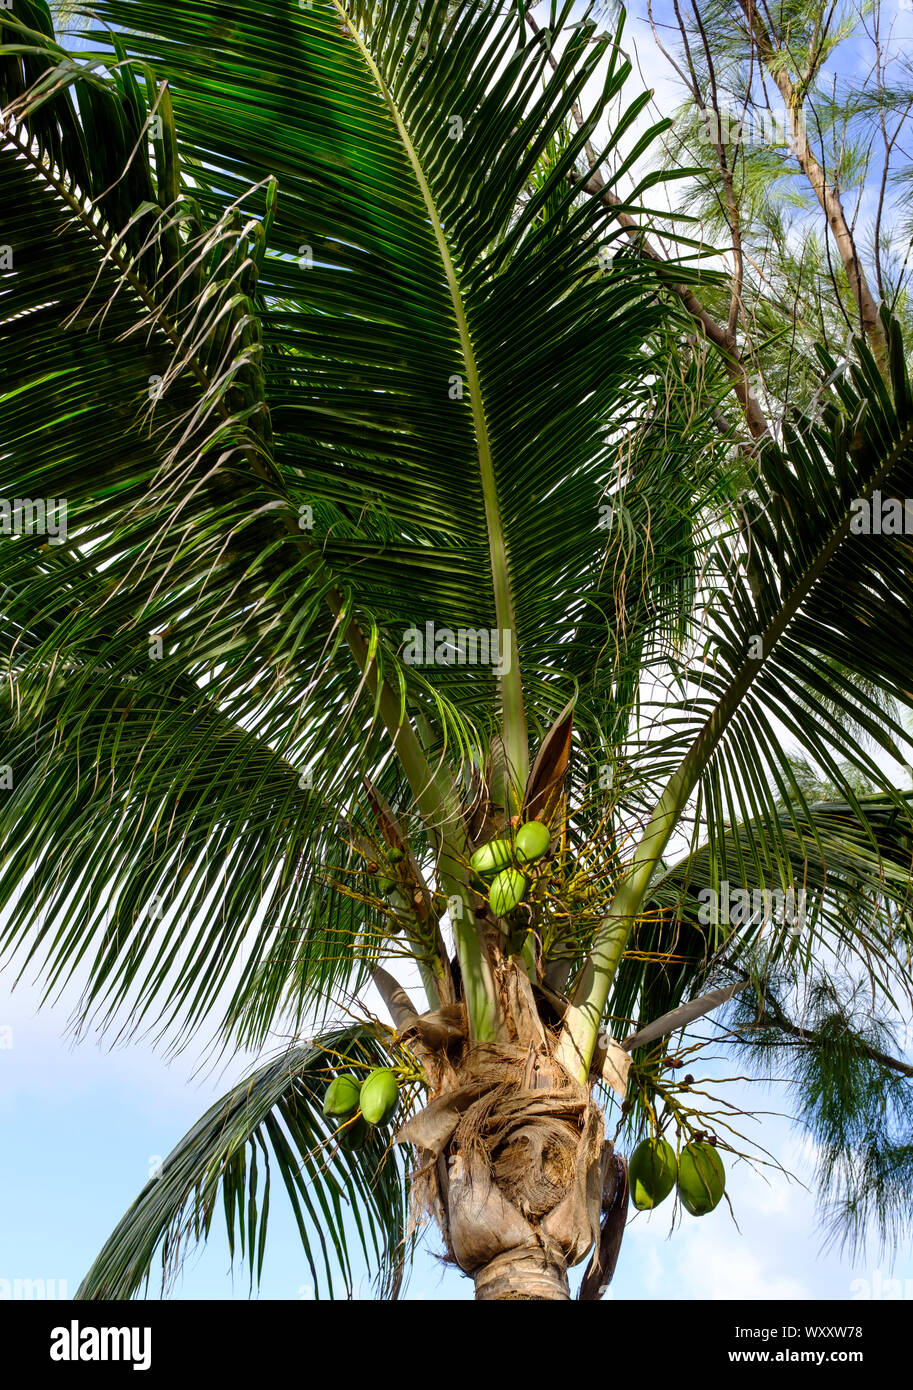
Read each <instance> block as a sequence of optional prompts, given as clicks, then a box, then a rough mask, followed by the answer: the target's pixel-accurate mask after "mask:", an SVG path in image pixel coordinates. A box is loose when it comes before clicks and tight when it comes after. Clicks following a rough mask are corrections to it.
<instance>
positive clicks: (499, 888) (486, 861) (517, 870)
mask: <svg viewBox="0 0 913 1390" xmlns="http://www.w3.org/2000/svg"><path fill="white" fill-rule="evenodd" d="M550 844H551V834H550V832H549V829H548V826H547V825H544V824H543V823H542V821H539V820H528V821H525V822H524V823H523V825H521V826H520V827H519V829H518V830H517V833H516V835H515V836H514V838H513V839H512V840H506V839H498V840H489V842H488V843H487V844H485V845H480V846H479V848H478V849H477V850H476V851H475V853H474V854H473V856H472V858H471V859H470V861H469V867H470V870H471V871H472V877H471V880H470V881H471V883H472V886H473V888H474V889H475V890H476V892H477V893H479V894H481V895H482V896H483V897H487V899H488V905H489V907H490V908H491V911H492V915H493V916H495V917H507V916H509V915H510V913H511V912H515V911H516V909H517V908H518V907H519V906H520V904H521V903H522V902H523V900H524V898H525V897H526V894H527V892H528V891H529V881H530V880H529V873H528V872H527V870H528V869H529V867H530V866H531V865H533V864H535V863H536V862H537V861H538V860H540V859H543V858H544V857H545V855H546V854H548V850H549V845H550Z"/></svg>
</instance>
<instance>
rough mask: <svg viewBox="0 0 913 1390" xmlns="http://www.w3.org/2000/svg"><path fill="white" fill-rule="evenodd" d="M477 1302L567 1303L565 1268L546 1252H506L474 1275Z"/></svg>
mask: <svg viewBox="0 0 913 1390" xmlns="http://www.w3.org/2000/svg"><path fill="white" fill-rule="evenodd" d="M473 1278H474V1280H475V1286H476V1301H477V1302H481V1301H498V1302H518V1301H524V1302H532V1303H568V1302H570V1297H571V1293H570V1288H569V1286H568V1281H567V1267H566V1265H565V1264H564V1262H563V1261H562V1260H558V1259H555V1260H553V1259H551V1258H550V1257H549V1256H548V1254H547V1253H546V1251H545V1250H541V1249H536V1248H532V1249H526V1250H523V1249H521V1250H508V1251H506V1252H505V1253H504V1254H503V1255H498V1256H497V1257H496V1258H495V1259H493V1260H492V1261H491V1263H490V1264H487V1265H483V1267H482V1268H481V1269H478V1270H476V1272H475V1274H474V1275H473Z"/></svg>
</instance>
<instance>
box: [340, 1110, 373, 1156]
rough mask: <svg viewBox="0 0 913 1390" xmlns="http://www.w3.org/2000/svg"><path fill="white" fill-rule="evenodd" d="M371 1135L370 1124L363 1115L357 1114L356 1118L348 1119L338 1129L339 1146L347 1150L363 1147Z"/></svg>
mask: <svg viewBox="0 0 913 1390" xmlns="http://www.w3.org/2000/svg"><path fill="white" fill-rule="evenodd" d="M370 1137H371V1126H370V1125H369V1124H368V1122H367V1120H365V1118H364V1116H363V1115H359V1116H358V1119H357V1120H352V1121H350V1123H349V1124H347V1125H344V1126H343V1128H342V1129H341V1130H340V1131H339V1135H338V1138H339V1147H340V1148H341V1149H345V1150H347V1151H348V1152H350V1153H351V1152H352V1151H353V1150H355V1149H363V1148H364V1146H365V1144H366V1143H367V1142H368V1140H369V1138H370Z"/></svg>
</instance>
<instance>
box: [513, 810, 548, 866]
mask: <svg viewBox="0 0 913 1390" xmlns="http://www.w3.org/2000/svg"><path fill="white" fill-rule="evenodd" d="M551 840H552V837H551V835H550V833H549V829H548V826H547V825H543V823H542V821H541V820H528V821H527V822H526V823H525V824H524V825H521V826H520V829H519V830H518V831H517V839H516V852H517V862H518V863H519V864H532V863H533V862H534V861H535V860H536V859H541V858H542V856H543V855H544V854H547V853H548V847H549V845H550V844H551Z"/></svg>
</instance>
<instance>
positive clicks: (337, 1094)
mask: <svg viewBox="0 0 913 1390" xmlns="http://www.w3.org/2000/svg"><path fill="white" fill-rule="evenodd" d="M360 1094H361V1086H360V1084H359V1082H358V1080H357V1079H356V1078H355V1077H354V1076H348V1075H343V1076H337V1077H336V1079H335V1080H334V1081H331V1082H330V1084H329V1086H328V1087H327V1093H326V1095H325V1096H324V1098H323V1113H324V1115H351V1114H352V1112H353V1111H354V1110H357V1109H358V1098H359V1095H360Z"/></svg>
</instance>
